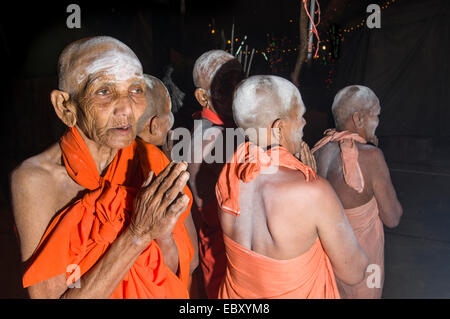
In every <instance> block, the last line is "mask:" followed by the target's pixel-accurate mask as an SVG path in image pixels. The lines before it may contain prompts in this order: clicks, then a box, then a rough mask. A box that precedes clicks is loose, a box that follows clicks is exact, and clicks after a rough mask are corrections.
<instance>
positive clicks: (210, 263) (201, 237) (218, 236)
mask: <svg viewBox="0 0 450 319" xmlns="http://www.w3.org/2000/svg"><path fill="white" fill-rule="evenodd" d="M192 117H193V118H194V119H203V120H202V125H203V124H206V125H205V126H206V128H204V129H203V130H202V131H201V133H202V134H203V133H204V132H205V129H209V128H211V127H214V126H212V124H214V125H216V126H215V127H216V128H217V127H218V126H219V127H221V128H224V127H225V126H226V127H231V126H232V124H231V123H227V121H226V120H225V121H224V120H222V119H221V118H220V117H219V115H217V114H216V113H214V112H213V111H211V110H209V109H207V108H203V109H202V110H201V111H199V112H196V113H194V114H193V115H192ZM208 121H209V122H210V123H209V122H208ZM223 132H225V129H223ZM194 134H195V133H194ZM202 138H203V136H202ZM193 142H194V143H195V137H193ZM202 152H204V150H202ZM201 165H202V166H210V165H218V164H217V163H213V164H208V163H206V162H203V163H202V164H201ZM211 171H214V172H215V170H212V169H211ZM207 178H209V179H211V180H212V179H216V178H217V176H216V175H214V174H213V175H208V176H207ZM195 182H196V183H201V182H202V180H201V179H200V177H196V181H195ZM215 182H216V180H214V183H215ZM204 191H207V192H208V195H211V197H212V199H211V200H209V201H207V202H206V201H203V206H202V207H198V206H197V205H194V206H193V207H192V209H193V215H195V216H198V217H199V218H198V219H197V223H196V227H197V235H198V247H199V249H198V255H199V263H200V267H201V269H202V274H203V282H204V286H205V291H206V295H207V296H208V298H209V299H215V298H217V293H218V291H219V286H220V283H221V282H222V280H223V278H224V277H225V270H226V262H227V257H226V255H225V245H224V243H223V234H222V229H221V228H220V223H219V218H218V215H217V211H218V205H217V200H216V198H215V196H214V189H210V188H208V189H207V188H206V187H205V188H204ZM210 192H211V193H210ZM194 196H196V194H195V192H194ZM197 196H200V195H198V194H197ZM200 197H202V196H200Z"/></svg>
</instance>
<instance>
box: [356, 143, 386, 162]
mask: <svg viewBox="0 0 450 319" xmlns="http://www.w3.org/2000/svg"><path fill="white" fill-rule="evenodd" d="M358 149H359V157H360V158H363V159H364V158H366V159H369V160H379V159H383V160H384V154H383V151H382V150H381V149H380V148H379V147H376V146H375V145H372V144H359V145H358Z"/></svg>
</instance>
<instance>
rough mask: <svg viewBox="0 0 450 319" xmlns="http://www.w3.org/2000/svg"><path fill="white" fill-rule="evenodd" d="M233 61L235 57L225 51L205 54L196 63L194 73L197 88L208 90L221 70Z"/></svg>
mask: <svg viewBox="0 0 450 319" xmlns="http://www.w3.org/2000/svg"><path fill="white" fill-rule="evenodd" d="M232 59H234V56H232V55H231V54H229V53H228V52H225V51H223V50H211V51H208V52H205V53H203V54H202V55H201V56H200V57H199V58H198V59H197V60H196V61H195V64H194V70H193V72H192V76H193V80H194V85H195V87H198V88H203V89H205V90H208V89H209V86H210V85H211V82H212V80H213V78H214V75H215V74H216V72H217V71H218V70H219V68H220V67H221V66H222V65H223V64H225V63H226V62H228V61H230V60H232Z"/></svg>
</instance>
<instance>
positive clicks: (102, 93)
mask: <svg viewBox="0 0 450 319" xmlns="http://www.w3.org/2000/svg"><path fill="white" fill-rule="evenodd" d="M109 93H111V91H110V90H109V89H108V88H102V89H100V90H98V91H97V92H96V94H97V95H102V96H105V95H108V94H109Z"/></svg>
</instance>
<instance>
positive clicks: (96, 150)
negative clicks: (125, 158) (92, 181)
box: [78, 128, 119, 176]
mask: <svg viewBox="0 0 450 319" xmlns="http://www.w3.org/2000/svg"><path fill="white" fill-rule="evenodd" d="M78 132H79V133H80V135H81V137H82V138H83V140H84V142H85V143H86V146H87V147H88V149H89V153H90V154H91V156H92V158H93V159H94V161H95V165H96V166H97V170H98V172H99V174H100V176H102V175H103V173H104V171H105V170H106V168H107V167H108V166H109V164H111V162H112V161H113V160H114V157H115V156H116V154H117V152H118V151H119V150H118V149H114V148H110V147H108V146H105V145H100V144H98V143H96V142H94V141H93V140H91V139H89V138H88V137H87V136H86V135H85V134H84V133H83V131H82V130H81V129H79V128H78Z"/></svg>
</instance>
